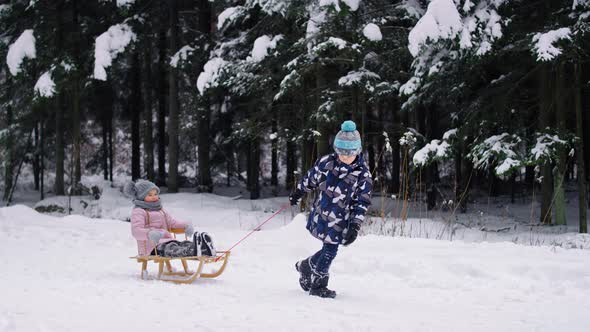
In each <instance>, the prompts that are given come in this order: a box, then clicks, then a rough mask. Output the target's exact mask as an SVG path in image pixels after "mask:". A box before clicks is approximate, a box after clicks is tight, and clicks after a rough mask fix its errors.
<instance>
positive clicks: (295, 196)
mask: <svg viewBox="0 0 590 332" xmlns="http://www.w3.org/2000/svg"><path fill="white" fill-rule="evenodd" d="M301 197H303V192H302V191H301V190H295V191H294V192H292V193H291V195H289V202H291V206H293V205H298V204H299V203H300V202H301Z"/></svg>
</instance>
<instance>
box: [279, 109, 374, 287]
mask: <svg viewBox="0 0 590 332" xmlns="http://www.w3.org/2000/svg"><path fill="white" fill-rule="evenodd" d="M334 150H335V151H336V152H335V153H333V154H329V155H326V156H323V157H322V158H320V159H319V160H318V161H317V162H316V163H315V165H314V166H313V168H311V169H310V170H309V171H308V172H307V174H306V175H305V176H304V177H303V178H302V179H301V181H300V182H299V183H298V185H297V189H296V190H295V191H294V192H293V193H292V194H291V195H290V196H289V201H290V202H291V205H297V204H299V202H300V200H301V197H302V196H303V195H304V193H306V192H310V191H313V190H318V195H317V197H316V199H315V202H314V203H313V206H312V210H311V213H310V214H309V218H308V220H307V230H309V232H310V233H311V235H313V236H314V237H316V238H317V239H319V240H321V241H322V242H323V246H322V249H321V250H320V251H318V252H316V253H315V254H314V255H312V256H311V257H308V258H306V259H304V260H301V261H299V262H297V263H296V264H295V268H296V269H297V271H298V272H299V274H300V276H299V284H300V285H301V288H303V290H305V291H309V294H310V295H315V296H320V297H327V298H334V297H336V292H335V291H333V290H330V289H328V280H329V273H328V271H329V268H330V264H331V263H332V260H334V258H335V257H336V253H337V252H338V246H339V245H340V244H343V245H345V246H348V245H350V244H351V243H353V242H354V240H355V239H356V237H357V235H358V231H359V229H360V228H361V223H362V222H363V220H364V219H365V213H366V212H367V209H368V208H369V206H370V205H371V190H372V187H373V182H372V180H371V173H370V172H369V168H368V166H367V164H366V163H365V160H364V158H363V155H362V153H361V137H360V134H359V132H358V131H357V130H356V124H355V123H354V122H352V121H345V122H344V123H342V126H341V130H340V131H339V132H338V134H337V135H336V138H335V139H334Z"/></svg>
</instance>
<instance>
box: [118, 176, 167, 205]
mask: <svg viewBox="0 0 590 332" xmlns="http://www.w3.org/2000/svg"><path fill="white" fill-rule="evenodd" d="M153 189H156V191H157V192H158V194H159V193H160V188H158V186H156V185H155V184H154V183H153V182H151V181H147V180H138V181H137V182H135V183H133V182H132V181H129V182H127V183H126V184H125V187H123V194H125V195H126V196H127V197H129V198H132V199H137V200H140V201H143V200H144V199H145V197H146V196H147V195H148V194H149V193H150V191H152V190H153Z"/></svg>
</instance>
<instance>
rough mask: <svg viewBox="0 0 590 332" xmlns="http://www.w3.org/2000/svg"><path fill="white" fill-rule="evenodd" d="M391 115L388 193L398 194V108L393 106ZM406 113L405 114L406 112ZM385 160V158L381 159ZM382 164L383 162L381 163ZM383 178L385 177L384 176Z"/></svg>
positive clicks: (399, 153) (399, 133)
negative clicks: (389, 184)
mask: <svg viewBox="0 0 590 332" xmlns="http://www.w3.org/2000/svg"><path fill="white" fill-rule="evenodd" d="M391 112H392V115H393V128H394V129H393V133H392V134H391V135H390V136H391V137H390V139H389V145H390V146H391V189H390V192H392V193H396V194H399V191H400V165H401V149H400V145H399V139H400V138H401V128H402V123H401V120H400V117H399V113H398V108H397V106H395V107H394V108H393V109H392V110H391ZM406 113H407V112H406ZM383 159H385V157H383ZM381 163H383V162H381ZM384 177H385V175H384Z"/></svg>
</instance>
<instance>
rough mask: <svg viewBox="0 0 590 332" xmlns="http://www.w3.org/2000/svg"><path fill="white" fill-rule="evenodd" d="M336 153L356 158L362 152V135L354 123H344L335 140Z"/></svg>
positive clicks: (348, 121)
mask: <svg viewBox="0 0 590 332" xmlns="http://www.w3.org/2000/svg"><path fill="white" fill-rule="evenodd" d="M334 151H336V153H337V154H339V155H343V156H356V155H357V154H359V153H360V152H361V134H359V132H358V130H356V124H355V123H354V122H353V121H350V120H347V121H344V122H342V125H341V126H340V131H339V132H338V134H336V138H335V139H334Z"/></svg>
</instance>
